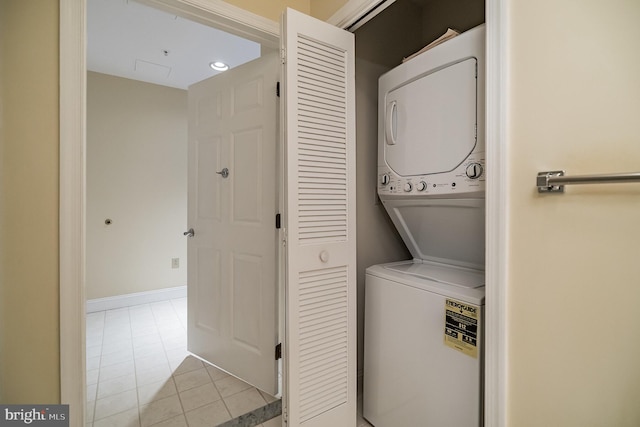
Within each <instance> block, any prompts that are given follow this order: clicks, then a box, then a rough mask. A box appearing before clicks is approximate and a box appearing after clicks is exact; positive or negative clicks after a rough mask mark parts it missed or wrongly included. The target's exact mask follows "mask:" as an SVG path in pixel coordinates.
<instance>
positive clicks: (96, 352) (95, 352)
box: [86, 344, 102, 359]
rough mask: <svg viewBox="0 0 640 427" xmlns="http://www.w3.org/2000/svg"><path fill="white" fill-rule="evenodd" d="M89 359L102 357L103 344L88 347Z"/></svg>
mask: <svg viewBox="0 0 640 427" xmlns="http://www.w3.org/2000/svg"><path fill="white" fill-rule="evenodd" d="M86 354H87V359H89V358H92V357H100V356H101V355H102V344H100V345H94V346H91V347H87V353H86Z"/></svg>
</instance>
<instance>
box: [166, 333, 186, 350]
mask: <svg viewBox="0 0 640 427" xmlns="http://www.w3.org/2000/svg"><path fill="white" fill-rule="evenodd" d="M162 345H163V346H164V349H165V350H175V349H181V350H185V351H186V350H187V337H186V336H181V337H173V338H168V339H166V340H165V339H163V340H162Z"/></svg>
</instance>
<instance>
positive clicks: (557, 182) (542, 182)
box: [536, 171, 640, 193]
mask: <svg viewBox="0 0 640 427" xmlns="http://www.w3.org/2000/svg"><path fill="white" fill-rule="evenodd" d="M616 182H640V172H632V173H613V174H604V175H576V176H565V175H564V171H548V172H538V177H537V179H536V185H537V186H538V193H563V192H564V186H565V185H569V184H607V183H609V184H610V183H616Z"/></svg>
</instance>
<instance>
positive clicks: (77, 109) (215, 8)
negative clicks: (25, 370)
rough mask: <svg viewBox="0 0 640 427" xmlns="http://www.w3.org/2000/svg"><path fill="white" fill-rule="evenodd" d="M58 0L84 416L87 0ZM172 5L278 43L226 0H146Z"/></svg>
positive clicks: (63, 334) (74, 395)
mask: <svg viewBox="0 0 640 427" xmlns="http://www.w3.org/2000/svg"><path fill="white" fill-rule="evenodd" d="M59 1H60V4H59V6H60V9H59V10H60V54H59V55H60V68H59V73H60V101H59V108H60V118H59V120H60V133H59V138H60V151H59V155H60V160H59V162H60V176H59V179H60V181H59V213H60V221H59V225H58V227H59V239H60V243H59V283H60V293H59V309H60V401H61V403H64V404H69V405H70V406H71V407H72V408H73V410H72V411H70V414H69V415H70V425H73V426H82V425H84V424H85V402H86V385H85V384H86V372H85V369H86V367H85V366H86V365H85V342H86V341H85V340H86V337H85V250H86V247H85V239H86V227H85V221H86V220H85V216H86V215H85V213H86V193H85V191H86V90H87V83H86V74H87V68H86V49H85V46H86V41H87V33H86V29H87V27H86V25H87V24H86V0H59ZM143 2H144V3H146V4H148V5H151V6H155V7H158V8H160V9H163V10H165V11H168V12H170V13H174V14H176V15H180V16H182V17H185V18H189V19H192V20H195V21H198V22H200V23H203V24H208V25H212V26H215V27H216V28H219V29H223V30H225V31H227V32H230V33H233V34H235V35H239V36H241V37H244V38H248V39H251V40H253V41H257V42H259V43H261V44H263V45H265V46H268V47H273V48H277V47H278V46H279V38H280V26H279V25H278V23H277V22H275V21H271V20H270V19H267V18H264V17H261V16H258V15H255V14H253V13H251V12H248V11H246V10H243V9H240V8H238V7H236V6H232V5H230V4H228V3H225V2H223V1H221V0H143Z"/></svg>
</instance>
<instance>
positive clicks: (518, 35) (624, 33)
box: [489, 0, 640, 427]
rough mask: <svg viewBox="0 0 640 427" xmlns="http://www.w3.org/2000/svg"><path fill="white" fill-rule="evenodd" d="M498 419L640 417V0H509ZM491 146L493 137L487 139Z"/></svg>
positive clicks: (624, 421) (554, 421)
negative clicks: (634, 177)
mask: <svg viewBox="0 0 640 427" xmlns="http://www.w3.org/2000/svg"><path fill="white" fill-rule="evenodd" d="M504 3H505V5H506V6H508V9H507V10H508V15H507V20H508V25H509V28H510V33H509V37H508V40H507V41H508V58H507V69H508V70H509V76H510V77H509V80H508V86H509V91H508V93H507V94H506V95H507V97H508V115H509V119H508V141H507V142H508V147H509V151H510V156H509V172H508V174H509V177H508V183H509V188H510V189H509V192H508V206H506V209H507V210H508V213H509V216H510V218H511V221H510V224H509V227H508V230H509V242H510V247H509V251H508V252H509V260H508V288H507V294H508V300H507V307H508V314H507V316H508V317H507V328H508V357H509V364H508V390H507V396H508V397H507V399H508V401H507V408H508V425H509V426H517V427H529V426H531V427H533V426H536V427H537V426H563V427H601V426H616V427H632V426H633V427H637V426H639V425H640V405H639V402H640V316H639V315H638V313H639V310H638V304H639V302H640V279H639V278H640V262H639V254H640V250H639V248H638V242H640V225H639V219H640V184H616V185H584V186H577V185H576V186H568V187H566V193H565V194H556V195H550V194H548V195H538V193H537V191H536V189H535V185H534V184H535V176H536V174H537V172H538V171H545V170H556V169H566V170H567V172H568V173H569V174H573V175H580V174H591V173H608V172H630V171H639V170H640V137H639V133H638V119H639V118H640V26H639V25H638V22H640V2H638V1H637V0H610V1H601V0H562V1H558V0H537V1H529V2H525V1H515V0H506V1H505V2H504ZM489 143H490V141H489Z"/></svg>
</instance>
